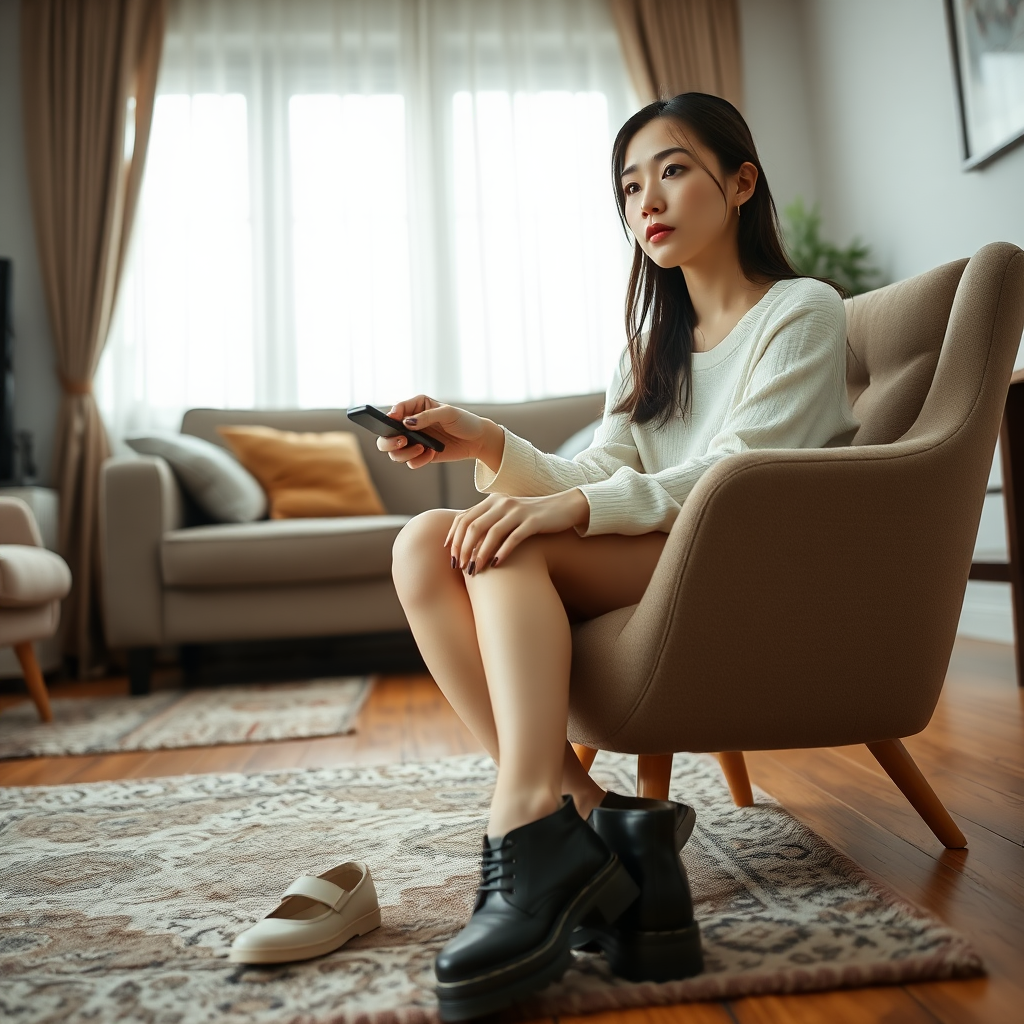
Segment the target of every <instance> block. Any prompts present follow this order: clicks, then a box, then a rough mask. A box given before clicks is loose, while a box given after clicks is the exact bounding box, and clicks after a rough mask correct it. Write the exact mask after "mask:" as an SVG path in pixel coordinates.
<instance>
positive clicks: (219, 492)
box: [125, 431, 267, 523]
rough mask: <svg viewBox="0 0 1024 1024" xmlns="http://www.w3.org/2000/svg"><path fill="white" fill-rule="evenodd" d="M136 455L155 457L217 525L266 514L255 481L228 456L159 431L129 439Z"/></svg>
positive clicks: (205, 443) (198, 441) (184, 436)
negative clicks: (162, 461) (167, 464)
mask: <svg viewBox="0 0 1024 1024" xmlns="http://www.w3.org/2000/svg"><path fill="white" fill-rule="evenodd" d="M125 444H127V445H128V447H129V448H132V449H133V450H134V451H137V452H138V453H139V454H140V455H159V456H160V457H161V458H163V459H166V460H167V461H168V462H169V463H170V466H171V469H173V470H174V475H175V476H176V477H177V478H178V480H179V482H180V483H181V486H182V487H184V488H185V490H186V491H188V493H189V494H190V495H191V497H192V498H193V499H194V500H195V502H196V504H197V505H198V506H199V507H200V508H201V509H202V510H203V511H204V512H205V513H206V514H207V515H208V516H210V517H211V518H212V519H215V520H217V522H219V523H251V522H253V521H254V520H256V519H262V518H263V517H264V516H265V515H266V514H267V496H266V494H265V493H264V491H263V488H262V487H260V485H259V481H258V480H257V479H256V477H254V476H253V475H252V473H250V472H249V470H247V469H246V468H245V467H244V466H243V465H242V464H241V463H240V462H239V461H238V460H237V459H236V458H235V457H234V456H233V455H231V453H230V452H228V451H225V450H224V449H223V448H221V447H219V446H218V445H215V444H211V443H210V442H209V441H204V440H203V439H202V438H201V437H192V436H191V435H190V434H175V433H172V432H171V431H161V432H160V433H157V434H146V435H144V436H142V437H129V438H126V439H125Z"/></svg>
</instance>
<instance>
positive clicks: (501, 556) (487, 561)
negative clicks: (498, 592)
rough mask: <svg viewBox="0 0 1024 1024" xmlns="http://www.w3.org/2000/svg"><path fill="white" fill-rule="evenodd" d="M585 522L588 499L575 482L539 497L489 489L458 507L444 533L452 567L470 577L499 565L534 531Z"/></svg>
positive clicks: (587, 515) (552, 531) (578, 524)
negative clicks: (469, 504) (469, 505)
mask: <svg viewBox="0 0 1024 1024" xmlns="http://www.w3.org/2000/svg"><path fill="white" fill-rule="evenodd" d="M588 522H590V504H589V503H588V501H587V499H586V497H585V496H584V494H583V492H582V491H581V490H580V489H579V488H578V487H574V488H572V490H569V491H562V492H561V493H559V494H548V495H545V496H544V497H542V498H514V497H511V496H510V495H508V494H489V495H488V496H487V497H486V498H484V500H483V501H481V502H480V504H479V505H474V506H473V507H472V508H469V509H466V511H465V512H460V513H458V515H456V517H455V519H454V520H453V521H452V528H451V529H450V530H449V531H448V536H447V537H446V538H445V542H444V544H445V547H449V546H451V552H452V568H453V569H454V568H459V569H465V570H466V571H467V572H468V573H469V574H470V576H473V575H475V574H476V573H478V572H481V571H482V570H483V569H485V568H487V567H488V566H496V565H500V564H501V563H502V562H503V561H504V560H505V559H506V558H508V556H509V555H510V554H511V553H512V551H513V550H514V549H515V548H516V546H517V545H519V544H521V543H522V542H523V541H524V540H526V538H527V537H532V536H533V535H534V534H535V533H561V532H562V531H563V530H569V529H571V528H572V527H574V526H585V525H586V524H587V523H588Z"/></svg>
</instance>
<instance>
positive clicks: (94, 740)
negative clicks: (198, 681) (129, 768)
mask: <svg viewBox="0 0 1024 1024" xmlns="http://www.w3.org/2000/svg"><path fill="white" fill-rule="evenodd" d="M369 692H370V680H369V679H367V678H365V677H360V676H347V677H345V678H339V679H312V680H310V681H309V682H302V683H266V684H255V683H254V684H250V685H247V686H218V687H212V688H204V689H195V690H163V691H158V692H156V693H152V694H149V695H147V696H145V697H83V698H68V699H58V700H53V701H51V702H50V703H51V705H52V707H53V721H52V722H50V723H48V724H45V725H44V724H43V723H42V722H40V721H39V715H38V714H37V713H36V709H35V705H34V704H32V702H31V701H28V700H26V701H24V702H22V703H20V704H15V705H14V706H12V707H10V708H8V709H7V710H5V711H4V712H3V713H2V714H0V759H8V758H15V757H59V756H62V755H65V754H109V753H117V752H119V751H124V750H160V749H164V748H169V747H208V746H214V745H217V744H221V743H263V742H265V741H267V740H293V739H305V738H307V737H310V736H335V735H338V734H340V733H346V732H351V731H352V722H353V721H354V720H355V717H356V715H358V714H359V710H360V708H362V706H363V702H364V701H365V700H366V697H367V694H368V693H369Z"/></svg>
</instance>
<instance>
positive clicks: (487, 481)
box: [475, 359, 643, 497]
mask: <svg viewBox="0 0 1024 1024" xmlns="http://www.w3.org/2000/svg"><path fill="white" fill-rule="evenodd" d="M621 367H622V359H620V360H619V365H618V366H617V367H616V369H615V372H614V374H613V375H612V380H611V383H610V384H609V385H608V391H607V394H606V395H605V403H604V416H603V418H602V420H601V424H600V426H599V427H598V428H597V432H596V433H595V435H594V440H593V442H592V443H591V445H590V447H589V448H587V450H586V451H583V452H580V454H579V455H577V456H576V457H575V458H574V459H563V458H560V457H559V456H558V455H551V454H548V453H547V452H542V451H540V450H539V449H537V448H535V447H534V446H533V445H532V444H530V442H529V441H525V440H524V439H523V438H521V437H519V436H518V435H517V434H513V433H512V431H511V430H509V429H508V428H507V427H502V428H501V429H502V430H503V431H504V433H505V450H504V452H503V454H502V457H501V465H500V466H499V467H498V472H497V473H494V472H492V471H491V470H490V469H489V468H488V467H487V466H486V465H484V463H482V462H480V461H477V464H476V478H475V483H476V489H477V490H478V491H481V492H482V493H484V494H491V493H497V494H514V495H517V496H519V497H537V496H540V495H543V494H557V493H559V492H560V491H568V490H570V489H571V488H573V487H580V486H581V485H583V484H588V483H593V482H596V481H602V480H607V479H608V478H609V477H610V476H612V474H614V473H615V472H617V471H618V470H620V469H623V468H628V469H632V470H633V471H634V472H636V473H642V472H643V464H642V463H641V461H640V455H639V453H638V452H637V450H636V443H635V442H634V440H633V434H632V432H631V430H630V427H629V418H628V417H627V416H626V414H625V413H613V412H610V411H609V410H611V409H612V408H613V407H614V406H615V404H616V403H617V402H618V400H619V396H620V391H621V389H622V372H621Z"/></svg>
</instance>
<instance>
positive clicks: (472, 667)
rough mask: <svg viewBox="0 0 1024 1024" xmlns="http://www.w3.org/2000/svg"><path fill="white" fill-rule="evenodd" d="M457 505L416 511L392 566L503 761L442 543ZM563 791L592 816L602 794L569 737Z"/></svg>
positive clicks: (472, 633) (426, 652)
mask: <svg viewBox="0 0 1024 1024" xmlns="http://www.w3.org/2000/svg"><path fill="white" fill-rule="evenodd" d="M454 515H455V513H454V512H451V511H448V510H445V509H436V510H434V511H431V512H426V513H424V514H423V515H421V516H417V517H416V519H414V520H413V521H412V522H411V523H410V524H409V526H408V527H407V528H406V529H405V530H403V531H402V534H401V535H400V536H399V538H398V541H397V542H396V544H395V551H394V566H393V573H394V578H395V586H396V588H397V590H398V596H399V598H400V599H401V602H402V605H403V607H404V608H405V612H406V617H407V618H408V620H409V624H410V626H411V628H412V633H413V636H414V637H415V639H416V644H417V646H418V647H419V649H420V654H421V655H422V656H423V660H424V661H425V662H426V664H427V668H428V669H430V672H431V675H432V676H433V677H434V680H435V681H436V682H437V684H438V686H439V687H440V688H441V691H442V693H444V695H445V697H446V698H447V700H448V703H449V704H451V706H452V708H453V709H454V710H455V713H456V714H457V715H458V716H459V718H460V719H462V721H463V723H464V724H465V725H466V727H467V728H468V729H469V731H470V732H471V733H472V734H473V735H474V736H475V737H476V738H477V740H478V741H479V743H480V745H481V746H482V747H483V748H484V750H486V751H487V753H489V754H490V755H491V757H493V758H494V761H495V763H497V762H498V734H497V730H496V729H495V726H494V713H493V712H492V710H491V697H490V694H489V693H488V690H487V679H486V676H485V675H484V666H483V662H482V661H481V658H480V646H479V643H478V642H477V637H476V622H475V620H474V617H473V608H472V606H471V604H470V601H469V595H468V594H467V593H466V582H465V581H466V577H465V574H464V573H462V572H461V571H459V570H458V569H452V568H451V562H450V561H449V558H450V555H449V553H448V551H447V549H446V548H443V547H442V543H443V541H444V539H445V537H447V535H448V528H449V527H450V526H451V521H452V518H453V516H454ZM562 779H563V782H562V792H563V793H571V794H572V795H573V797H574V799H575V801H576V806H577V807H578V808H579V809H580V813H581V814H583V815H584V817H586V815H587V814H589V812H590V809H591V808H592V807H593V806H594V805H596V804H597V803H598V802H599V801H600V799H601V797H602V795H603V791H602V790H601V788H600V787H599V786H598V785H597V784H596V783H595V782H594V781H593V779H591V778H590V775H589V774H588V773H587V772H586V771H585V770H584V768H583V766H582V765H581V764H580V762H579V760H578V759H577V757H576V754H575V753H574V752H573V749H572V746H571V745H570V744H569V743H568V741H566V743H565V751H564V755H563V771H562Z"/></svg>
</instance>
